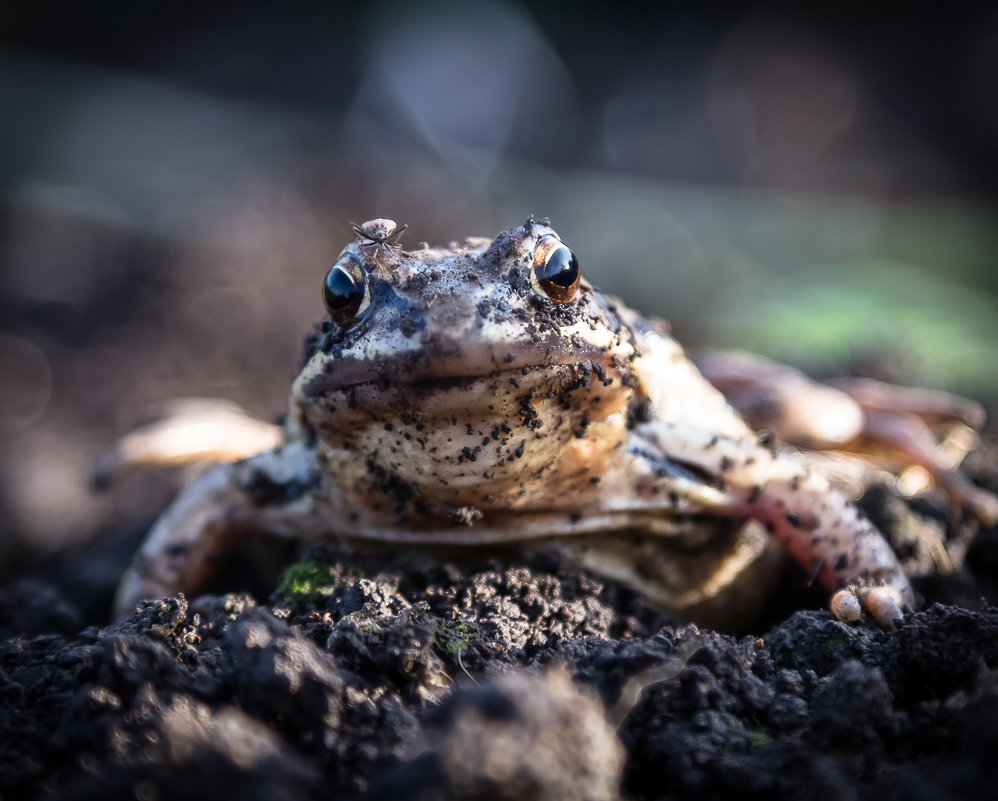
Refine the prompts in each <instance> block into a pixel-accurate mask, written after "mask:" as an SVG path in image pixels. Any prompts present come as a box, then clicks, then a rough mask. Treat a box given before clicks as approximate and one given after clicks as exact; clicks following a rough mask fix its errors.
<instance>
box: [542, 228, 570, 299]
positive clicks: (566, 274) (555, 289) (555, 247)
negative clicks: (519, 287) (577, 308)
mask: <svg viewBox="0 0 998 801" xmlns="http://www.w3.org/2000/svg"><path fill="white" fill-rule="evenodd" d="M579 276H580V272H579V260H578V259H577V258H575V254H574V253H572V251H571V250H569V248H568V247H567V246H566V245H565V244H564V243H563V242H562V241H561V240H560V239H558V237H556V236H554V235H553V234H547V235H546V236H542V237H541V238H540V239H538V240H537V245H536V246H535V247H534V266H533V269H532V270H531V271H530V283H531V285H532V286H533V287H534V289H535V290H537V291H538V292H540V293H541V294H543V295H545V296H547V297H549V298H551V300H553V301H554V302H555V303H571V302H572V301H573V300H575V296H576V294H577V293H578V291H579Z"/></svg>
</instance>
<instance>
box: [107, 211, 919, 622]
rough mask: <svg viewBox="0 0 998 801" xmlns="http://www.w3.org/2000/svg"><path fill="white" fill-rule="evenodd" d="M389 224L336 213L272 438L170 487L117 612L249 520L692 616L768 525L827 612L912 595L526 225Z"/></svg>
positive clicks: (903, 602)
mask: <svg viewBox="0 0 998 801" xmlns="http://www.w3.org/2000/svg"><path fill="white" fill-rule="evenodd" d="M405 227H406V226H399V225H397V224H396V223H395V222H394V221H392V220H388V219H385V218H378V219H375V220H371V221H368V222H365V223H364V224H362V225H360V226H355V227H354V231H355V233H356V234H357V237H358V238H357V240H356V241H354V242H351V243H350V244H348V245H347V246H346V247H345V248H344V249H343V251H342V252H341V254H340V256H339V258H338V259H337V261H336V263H335V264H334V265H333V267H331V268H330V270H329V272H328V274H327V276H326V279H325V282H324V285H323V300H324V302H325V304H326V307H327V310H328V312H329V315H330V316H329V319H327V320H326V321H324V322H323V323H322V324H321V325H320V326H319V327H318V329H317V331H316V333H315V334H313V335H311V336H310V337H309V338H308V340H307V347H306V358H305V361H304V364H303V367H302V369H301V372H300V373H299V375H298V376H297V378H296V379H295V381H294V384H293V386H292V390H291V396H290V399H289V403H288V412H287V415H286V418H285V424H284V429H283V442H282V443H281V444H280V445H278V446H277V447H275V448H272V449H270V450H266V451H264V452H262V453H258V454H256V455H250V454H246V456H248V457H249V458H247V459H245V460H243V461H240V462H236V463H234V464H223V465H219V466H216V467H214V468H213V469H211V470H209V471H208V472H207V473H206V474H204V475H203V476H202V478H201V479H200V480H198V481H197V482H195V483H194V484H192V485H191V486H190V487H188V488H187V489H186V490H185V491H184V492H183V493H182V494H181V495H180V496H179V497H178V498H177V500H176V501H175V502H174V504H173V505H172V506H171V507H170V508H169V509H168V510H167V511H166V512H165V513H164V515H163V516H162V517H161V518H160V520H159V521H158V522H157V523H156V525H155V526H154V528H153V530H152V531H151V533H150V534H149V537H148V538H147V540H146V542H145V543H144V544H143V546H142V548H141V550H140V552H139V554H138V555H137V556H136V558H135V561H134V562H133V564H132V566H131V568H130V569H129V570H128V572H127V573H126V575H125V576H124V577H123V579H122V581H121V584H120V585H119V591H118V597H117V601H116V612H117V614H119V615H124V614H127V613H129V612H130V610H131V609H132V607H133V606H134V604H135V602H136V601H138V600H141V599H143V598H150V597H155V596H160V595H168V594H174V593H176V592H179V591H184V592H187V593H189V594H190V593H196V592H197V591H198V590H199V588H201V587H203V586H204V584H205V582H206V580H207V578H208V577H209V575H210V574H211V572H212V566H213V565H214V564H217V563H218V561H219V560H220V559H223V558H224V554H225V550H226V549H227V548H229V547H230V546H231V545H232V543H233V541H234V540H236V539H237V538H238V537H239V536H240V535H241V534H242V533H244V532H249V531H261V530H262V531H268V532H272V533H275V534H278V535H283V536H288V537H299V538H304V539H314V538H317V537H324V538H337V539H339V540H345V541H355V542H372V541H377V542H383V543H399V544H405V545H417V544H423V545H445V546H458V545H467V546H481V545H487V544H489V543H510V542H533V543H536V544H537V545H538V546H540V545H544V546H545V547H550V546H551V544H552V543H554V544H555V547H560V548H563V549H566V550H568V551H570V552H571V553H572V554H573V557H574V558H576V559H577V560H578V561H579V562H580V563H582V564H583V565H585V566H586V567H589V568H590V569H593V570H594V571H597V572H600V573H603V574H605V575H608V576H610V577H613V578H617V579H621V580H623V581H626V582H629V583H631V584H632V585H634V586H635V587H637V588H638V589H639V590H641V591H642V592H644V593H645V594H647V595H648V596H649V598H650V599H651V600H653V601H655V602H657V603H659V604H661V605H663V606H666V607H668V608H671V609H675V610H677V611H678V612H680V613H682V614H686V615H689V616H691V617H694V618H697V619H700V620H706V621H718V620H721V621H723V620H724V619H725V618H726V617H730V616H731V615H733V614H736V613H737V612H738V611H739V610H741V611H744V610H746V609H750V608H752V607H753V606H754V605H758V604H760V603H761V602H762V601H763V600H764V599H765V597H766V595H767V593H768V591H769V583H770V575H771V573H772V572H773V571H772V566H773V564H774V554H776V555H778V551H779V548H778V547H774V545H773V543H774V542H778V543H779V544H780V545H782V546H783V548H784V549H785V550H786V551H787V552H789V553H790V554H791V555H792V556H793V557H794V558H795V559H796V560H797V561H798V562H800V563H801V564H802V565H804V566H805V568H806V569H807V570H808V571H809V572H811V573H812V574H813V575H814V576H815V578H816V579H817V580H818V581H819V582H820V583H821V584H822V585H823V586H824V587H826V588H827V589H828V590H829V591H838V592H839V595H838V596H837V600H836V605H835V608H836V610H842V611H839V614H841V615H842V616H843V617H848V618H854V617H855V616H856V609H857V608H858V607H860V606H861V607H863V608H865V609H866V610H867V611H868V612H869V613H870V614H871V615H872V616H873V617H875V619H876V620H877V621H878V622H879V623H880V624H881V625H883V626H885V627H893V626H895V625H896V624H897V623H898V622H899V621H900V619H901V616H902V610H903V609H905V608H910V607H911V606H913V604H914V600H915V599H914V595H913V593H912V590H911V588H910V586H909V584H908V581H907V579H906V578H905V576H904V573H903V572H902V570H901V568H900V566H899V564H898V562H897V559H896V558H895V556H894V554H893V552H892V551H891V549H890V548H889V546H888V545H887V543H886V542H885V541H884V540H883V538H882V537H881V536H880V534H879V533H878V532H877V530H876V529H875V528H874V527H873V526H872V525H871V524H870V523H869V522H868V521H867V520H865V519H864V518H863V517H862V516H861V515H860V514H859V513H858V512H857V511H856V509H855V507H853V506H852V504H851V503H850V502H849V501H848V500H847V499H846V498H845V497H844V496H843V495H841V494H840V493H839V492H837V491H836V490H833V489H832V488H831V487H830V486H829V483H828V481H827V479H826V478H825V477H824V476H823V475H821V474H820V473H819V472H817V471H815V470H813V469H811V468H810V467H808V465H807V463H806V462H804V461H802V460H800V459H798V458H795V456H793V455H791V454H790V453H788V452H783V451H782V450H780V449H778V448H774V447H772V446H771V445H768V444H764V443H762V442H760V440H759V439H758V437H757V436H756V435H755V434H754V433H753V431H752V430H751V429H750V428H749V427H748V425H747V424H746V423H745V422H743V420H742V419H741V418H740V417H739V416H738V415H737V414H736V413H735V412H734V411H733V410H732V408H731V407H730V406H729V405H728V403H727V402H726V401H725V398H724V397H723V396H722V395H721V393H720V392H719V391H718V390H717V389H715V388H714V387H713V386H712V385H711V384H710V383H708V381H707V380H706V379H704V378H703V376H702V375H701V374H700V373H699V372H698V370H697V368H696V367H694V365H693V364H692V363H691V362H690V361H689V360H688V359H687V358H686V356H685V354H684V352H683V350H682V348H681V347H680V346H679V345H678V344H677V343H676V342H675V341H674V340H673V339H672V338H671V337H670V336H669V335H668V333H667V326H666V325H665V324H664V323H662V322H661V321H655V320H649V319H645V318H643V317H641V316H640V315H639V314H638V313H636V312H634V311H632V310H630V309H628V308H626V307H625V306H624V305H623V304H621V303H620V302H619V301H616V300H613V299H608V298H606V297H604V296H603V295H601V294H600V293H599V292H597V291H596V290H595V289H594V288H593V287H592V286H591V285H590V284H589V283H588V282H587V281H586V280H585V278H584V277H582V275H581V271H580V266H579V260H578V259H577V258H576V256H575V254H574V253H573V252H572V251H571V250H570V249H569V248H568V247H567V246H566V245H565V244H564V243H563V242H562V241H561V239H560V237H559V236H558V234H557V233H556V232H555V231H554V230H553V229H552V228H551V227H550V226H549V224H548V222H547V220H534V219H528V220H527V221H526V222H525V223H524V224H523V225H522V226H520V227H518V228H513V229H511V230H509V231H505V232H503V233H501V234H499V235H498V236H496V237H495V239H493V240H488V239H469V240H466V241H465V243H463V244H461V245H456V244H455V245H452V246H451V247H447V248H426V249H423V250H419V251H417V252H405V251H402V250H401V249H400V248H399V247H398V245H397V243H398V239H399V236H400V235H401V233H402V231H403V230H404V229H405ZM126 439H127V438H126ZM261 486H266V488H267V490H268V491H267V492H266V493H261V492H260V491H259V490H260V487H261ZM744 520H748V521H749V522H748V523H744V524H743V522H742V521H744ZM843 593H844V595H843ZM843 598H846V600H845V601H843Z"/></svg>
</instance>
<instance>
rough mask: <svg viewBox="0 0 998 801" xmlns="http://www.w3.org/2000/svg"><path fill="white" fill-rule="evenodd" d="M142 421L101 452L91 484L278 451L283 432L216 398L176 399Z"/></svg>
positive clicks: (104, 483)
mask: <svg viewBox="0 0 998 801" xmlns="http://www.w3.org/2000/svg"><path fill="white" fill-rule="evenodd" d="M145 417H146V420H145V421H144V422H142V423H141V424H140V425H139V426H138V427H136V428H135V429H134V430H132V431H131V432H130V433H128V434H126V435H125V436H124V437H122V438H121V439H119V440H118V441H117V442H114V443H112V444H111V445H110V446H108V447H107V448H106V449H104V451H103V452H101V453H100V454H99V455H98V457H97V459H96V460H95V461H94V465H93V468H92V471H91V483H92V484H93V486H94V487H96V488H98V489H104V488H106V487H108V486H110V485H111V484H113V483H115V482H117V481H118V480H120V479H122V478H124V477H125V476H127V475H128V474H129V473H134V472H137V471H139V470H143V469H148V468H155V467H170V466H180V465H189V464H196V463H202V462H205V463H206V462H234V461H236V460H237V459H244V458H246V457H248V456H251V455H253V454H256V453H260V452H262V451H268V450H270V449H271V448H274V447H276V446H277V445H278V444H279V443H280V441H281V438H282V433H281V429H280V427H279V426H276V425H274V424H272V423H265V422H263V421H262V420H258V419H256V418H255V417H253V416H252V415H250V413H249V412H247V411H246V410H245V409H243V408H242V407H241V406H238V405H237V404H235V403H232V402H231V401H226V400H220V399H217V398H177V399H175V400H172V401H168V402H166V403H163V404H159V405H157V406H156V407H154V408H151V409H150V410H149V411H148V413H147V414H146V415H145Z"/></svg>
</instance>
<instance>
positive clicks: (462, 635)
mask: <svg viewBox="0 0 998 801" xmlns="http://www.w3.org/2000/svg"><path fill="white" fill-rule="evenodd" d="M473 636H474V632H473V631H472V629H471V626H469V625H468V624H467V623H465V622H463V621H457V622H455V621H445V622H444V624H443V626H441V628H440V630H439V631H437V633H436V645H437V647H438V648H439V649H440V650H441V651H445V652H446V653H448V654H450V655H451V656H454V655H456V654H457V653H459V652H460V650H461V649H462V648H464V646H466V645H467V644H468V643H469V642H471V638H472V637H473Z"/></svg>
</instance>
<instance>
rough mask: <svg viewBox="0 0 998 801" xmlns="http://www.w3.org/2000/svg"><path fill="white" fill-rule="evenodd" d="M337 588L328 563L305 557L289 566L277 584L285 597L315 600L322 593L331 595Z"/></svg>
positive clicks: (279, 591) (278, 590)
mask: <svg viewBox="0 0 998 801" xmlns="http://www.w3.org/2000/svg"><path fill="white" fill-rule="evenodd" d="M335 588H336V582H335V581H334V580H333V577H332V576H331V575H330V573H329V567H328V566H327V565H321V564H319V563H318V562H316V561H315V560H314V559H303V560H302V561H300V562H295V563H294V564H293V565H291V566H290V567H288V569H287V570H285V571H284V574H283V575H282V576H281V580H280V582H279V583H278V585H277V592H278V593H280V594H281V595H283V596H284V597H285V598H298V599H302V600H313V599H315V598H317V597H319V596H320V595H329V594H330V593H332V592H333V590H334V589H335Z"/></svg>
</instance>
